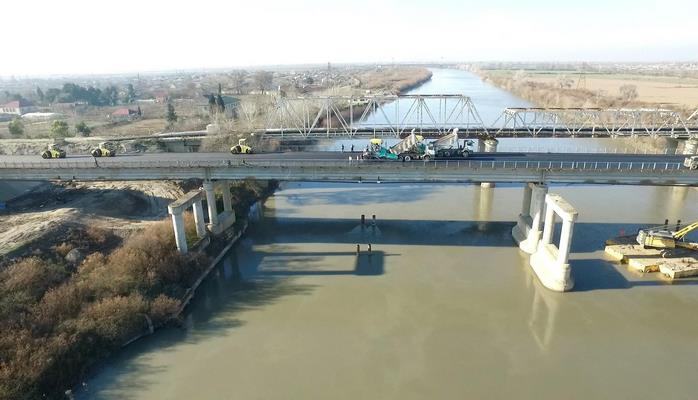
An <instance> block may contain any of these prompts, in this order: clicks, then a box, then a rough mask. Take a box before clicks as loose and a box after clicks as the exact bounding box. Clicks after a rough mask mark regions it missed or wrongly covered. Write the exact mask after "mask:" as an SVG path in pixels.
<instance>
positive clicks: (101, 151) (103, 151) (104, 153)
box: [90, 142, 116, 157]
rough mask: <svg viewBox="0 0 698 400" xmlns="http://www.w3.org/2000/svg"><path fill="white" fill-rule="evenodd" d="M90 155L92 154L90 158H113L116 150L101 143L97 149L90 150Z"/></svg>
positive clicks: (105, 143)
mask: <svg viewBox="0 0 698 400" xmlns="http://www.w3.org/2000/svg"><path fill="white" fill-rule="evenodd" d="M90 154H92V157H114V156H115V155H116V150H114V148H113V147H112V146H110V144H109V143H108V142H102V143H100V144H99V146H97V148H95V149H92V151H91V152H90Z"/></svg>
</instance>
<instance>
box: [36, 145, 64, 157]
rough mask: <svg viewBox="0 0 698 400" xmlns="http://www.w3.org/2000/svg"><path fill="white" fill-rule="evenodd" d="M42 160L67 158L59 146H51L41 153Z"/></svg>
mask: <svg viewBox="0 0 698 400" xmlns="http://www.w3.org/2000/svg"><path fill="white" fill-rule="evenodd" d="M41 158H44V159H48V158H65V150H63V149H61V148H60V147H58V145H55V144H50V145H49V146H48V149H46V150H44V151H43V152H42V153H41Z"/></svg>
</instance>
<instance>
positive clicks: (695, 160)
mask: <svg viewBox="0 0 698 400" xmlns="http://www.w3.org/2000/svg"><path fill="white" fill-rule="evenodd" d="M683 166H684V167H686V168H688V169H698V156H689V157H686V158H685V159H684V160H683Z"/></svg>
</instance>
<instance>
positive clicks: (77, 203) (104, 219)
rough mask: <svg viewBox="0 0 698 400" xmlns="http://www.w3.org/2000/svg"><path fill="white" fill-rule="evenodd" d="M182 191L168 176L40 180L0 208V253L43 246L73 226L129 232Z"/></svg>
mask: <svg viewBox="0 0 698 400" xmlns="http://www.w3.org/2000/svg"><path fill="white" fill-rule="evenodd" d="M182 194H183V191H182V189H181V188H180V186H179V185H178V184H177V183H175V182H167V181H152V182H150V181H147V182H94V183H89V184H85V183H72V182H64V183H45V184H42V185H41V186H39V187H37V188H36V189H34V190H33V191H31V192H29V193H27V194H25V195H23V196H20V197H18V198H16V199H12V200H10V201H8V202H7V210H5V211H3V212H1V213H0V259H1V258H2V257H3V256H13V255H22V254H31V253H32V252H34V251H37V250H39V251H40V250H46V249H47V248H49V247H51V246H53V245H55V244H56V243H55V238H56V237H60V236H61V235H63V234H65V233H66V232H67V231H68V230H69V229H71V228H74V227H76V226H84V227H88V226H95V227H100V228H107V229H110V230H113V231H114V232H115V233H117V234H118V235H120V236H127V235H128V234H129V233H130V232H131V231H134V230H138V229H142V228H143V227H144V226H145V225H147V224H148V223H152V222H153V221H158V220H160V219H162V218H163V217H165V216H166V215H167V205H168V204H169V203H170V202H172V201H174V200H175V199H176V198H178V197H179V196H181V195H182Z"/></svg>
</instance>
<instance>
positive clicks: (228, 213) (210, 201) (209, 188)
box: [203, 181, 235, 235]
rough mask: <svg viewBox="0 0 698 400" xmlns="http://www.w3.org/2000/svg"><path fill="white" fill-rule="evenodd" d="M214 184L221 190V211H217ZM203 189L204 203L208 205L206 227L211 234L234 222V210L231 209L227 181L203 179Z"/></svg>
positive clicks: (228, 183) (217, 232)
mask: <svg viewBox="0 0 698 400" xmlns="http://www.w3.org/2000/svg"><path fill="white" fill-rule="evenodd" d="M216 186H219V187H221V189H222V192H223V212H222V213H220V214H219V213H218V207H217V206H216V192H215V189H216ZM203 188H204V191H205V192H206V204H207V206H208V222H209V224H208V229H209V231H211V232H212V233H213V234H216V235H217V234H219V233H221V232H223V231H224V230H226V229H228V228H229V227H230V226H231V225H233V224H234V223H235V211H233V200H232V195H231V194H230V182H229V181H215V182H214V181H204V184H203Z"/></svg>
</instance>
